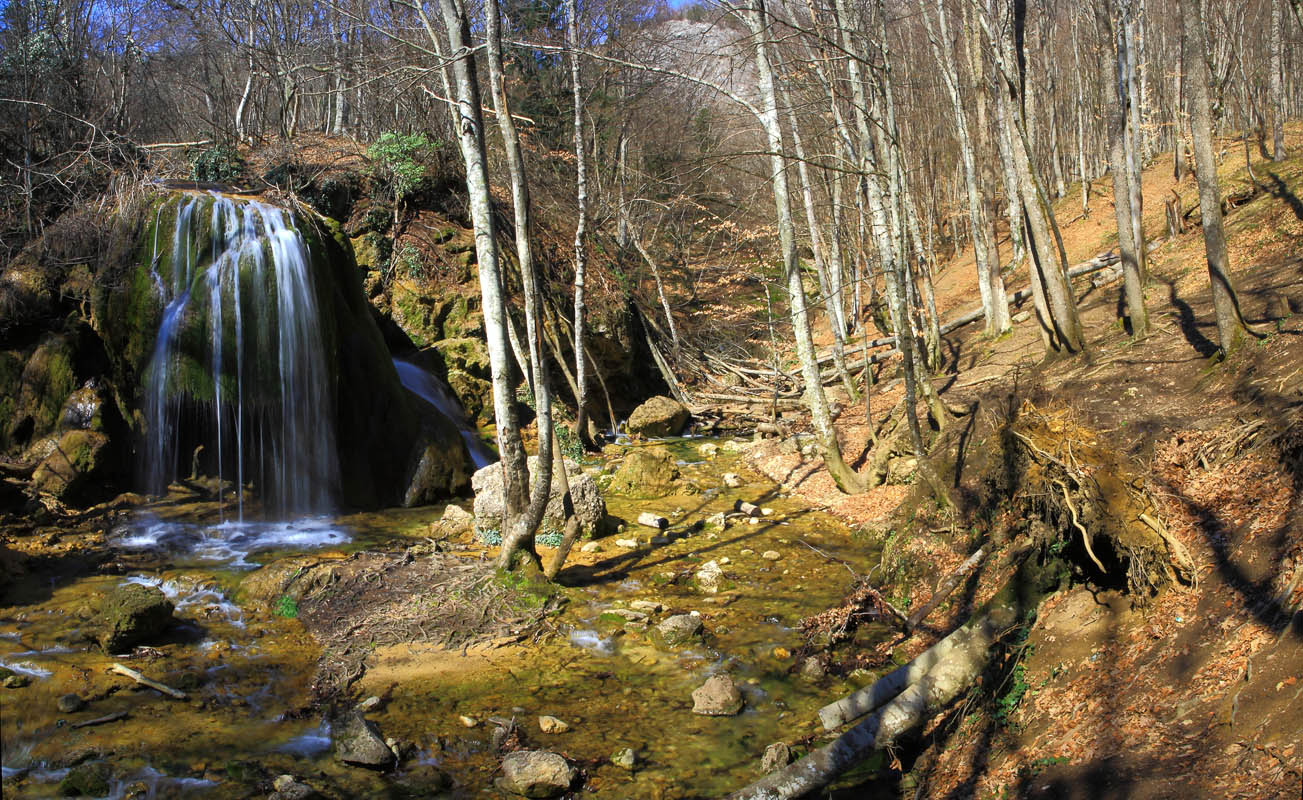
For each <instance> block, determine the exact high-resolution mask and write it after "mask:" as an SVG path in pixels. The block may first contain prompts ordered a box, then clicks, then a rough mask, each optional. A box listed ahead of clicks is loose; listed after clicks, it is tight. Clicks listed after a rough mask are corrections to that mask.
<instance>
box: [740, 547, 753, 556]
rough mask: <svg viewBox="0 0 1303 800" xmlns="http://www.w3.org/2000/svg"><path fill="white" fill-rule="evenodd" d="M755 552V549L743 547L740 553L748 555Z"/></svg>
mask: <svg viewBox="0 0 1303 800" xmlns="http://www.w3.org/2000/svg"><path fill="white" fill-rule="evenodd" d="M755 552H756V551H754V550H752V549H751V548H750V547H743V548H742V553H741V554H742V555H744V556H750V555H755Z"/></svg>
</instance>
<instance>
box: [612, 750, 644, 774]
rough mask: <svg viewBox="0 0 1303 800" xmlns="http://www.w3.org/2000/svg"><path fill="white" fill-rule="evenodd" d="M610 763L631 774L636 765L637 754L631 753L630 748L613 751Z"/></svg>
mask: <svg viewBox="0 0 1303 800" xmlns="http://www.w3.org/2000/svg"><path fill="white" fill-rule="evenodd" d="M611 763H612V764H614V765H615V766H617V767H620V768H621V769H627V770H629V771H630V772H633V768H634V767H636V766H637V765H638V754H637V753H635V752H634V751H633V748H632V747H626V748H624V749H623V750H617V751H615V753H614V754H613V755H612V756H611Z"/></svg>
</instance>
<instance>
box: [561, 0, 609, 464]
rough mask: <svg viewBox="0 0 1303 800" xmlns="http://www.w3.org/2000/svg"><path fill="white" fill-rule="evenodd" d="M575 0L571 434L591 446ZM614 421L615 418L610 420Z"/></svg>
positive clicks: (570, 22) (571, 18)
mask: <svg viewBox="0 0 1303 800" xmlns="http://www.w3.org/2000/svg"><path fill="white" fill-rule="evenodd" d="M578 17H579V4H578V0H569V2H568V3H567V4H566V47H567V49H568V50H569V52H570V86H571V89H572V90H573V94H574V131H575V199H576V203H577V205H578V210H577V213H576V218H575V317H574V329H575V340H574V349H575V390H576V397H575V435H576V436H578V437H579V441H581V442H583V443H584V446H585V447H589V448H591V447H592V446H593V441H592V437H591V436H589V435H588V366H587V361H588V359H587V358H586V357H585V354H584V318H585V316H586V313H585V311H584V305H585V298H584V280H585V277H586V276H585V273H586V272H587V260H586V252H587V251H586V247H587V236H588V161H587V155H586V148H585V147H584V95H583V86H582V84H581V83H580V80H579V20H578ZM611 423H612V424H614V423H615V420H611Z"/></svg>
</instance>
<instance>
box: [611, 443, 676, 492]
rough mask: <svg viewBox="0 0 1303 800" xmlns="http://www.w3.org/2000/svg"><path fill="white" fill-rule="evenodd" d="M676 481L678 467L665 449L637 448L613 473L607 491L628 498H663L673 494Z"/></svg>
mask: <svg viewBox="0 0 1303 800" xmlns="http://www.w3.org/2000/svg"><path fill="white" fill-rule="evenodd" d="M678 479H679V467H678V463H677V461H676V460H675V458H674V454H673V453H671V452H670V451H669V449H668V448H666V447H661V446H659V445H657V446H655V447H637V448H633V449H631V450H630V451H629V453H628V454H627V455H626V456H625V457H624V463H622V464H621V465H620V468H619V469H618V470H616V473H615V477H613V478H612V479H611V491H613V492H618V493H620V494H626V495H628V496H630V497H664V496H665V495H667V494H670V493H671V492H673V491H674V489H675V486H674V482H675V481H677V480H678Z"/></svg>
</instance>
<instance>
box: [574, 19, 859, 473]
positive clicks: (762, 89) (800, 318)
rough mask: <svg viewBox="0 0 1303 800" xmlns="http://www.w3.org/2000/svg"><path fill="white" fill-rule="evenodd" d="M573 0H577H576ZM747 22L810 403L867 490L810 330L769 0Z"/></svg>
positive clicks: (820, 428) (832, 446)
mask: <svg viewBox="0 0 1303 800" xmlns="http://www.w3.org/2000/svg"><path fill="white" fill-rule="evenodd" d="M572 1H573V0H572ZM740 16H741V18H742V21H743V23H744V24H746V26H747V27H748V29H749V30H750V32H751V37H752V40H753V42H754V44H755V61H756V72H757V77H758V79H759V80H758V87H757V88H758V90H759V93H760V98H761V114H760V123H761V125H762V126H763V127H764V130H765V137H766V139H767V140H768V144H769V152H770V155H769V171H770V178H771V180H772V186H773V193H774V205H775V206H776V210H777V213H778V238H779V243H780V245H781V247H782V250H783V272H784V275H785V276H786V278H787V292H788V304H789V307H790V313H791V317H792V329H793V333H794V335H795V337H796V350H797V355H798V357H799V358H800V361H801V374H802V377H803V379H804V381H805V395H806V403H807V404H808V406H809V408H810V416H811V418H812V422H813V423H814V428H815V431H816V432H817V434H818V436H819V440H820V445H821V447H822V451H823V458H824V462H825V463H826V464H827V465H828V471H829V473H831V475H832V478H833V480H834V481H835V482H836V483H837V487H838V488H839V489H841V490H842V491H843V492H847V493H856V492H861V491H863V490H864V487H863V485H862V483H861V481H860V478H859V476H858V475H857V474H856V473H855V471H854V470H852V469H851V468H850V466H849V465H847V464H846V462H845V461H844V460H843V459H842V453H841V446H840V445H839V444H838V442H837V432H836V430H835V429H834V428H833V424H832V415H831V413H830V412H829V410H828V400H827V398H826V397H825V396H824V393H823V383H822V381H821V380H820V378H819V365H818V363H817V362H816V360H815V350H814V337H813V336H812V334H811V332H810V316H809V311H808V309H807V308H806V298H805V287H804V286H803V285H802V283H801V271H800V265H799V264H798V262H797V257H796V231H795V227H794V226H793V224H792V210H791V199H790V194H789V192H788V187H787V165H786V163H785V159H784V156H783V153H784V148H783V130H782V125H781V124H780V122H779V118H778V102H777V93H776V92H775V89H774V75H773V70H772V68H771V66H770V60H769V53H768V50H769V19H768V11H767V9H766V8H765V4H764V0H750V2H749V3H748V4H747V5H746V6H745V7H743V8H742V9H741V10H740Z"/></svg>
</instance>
